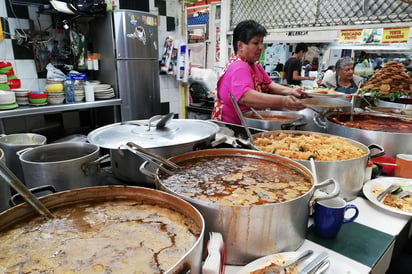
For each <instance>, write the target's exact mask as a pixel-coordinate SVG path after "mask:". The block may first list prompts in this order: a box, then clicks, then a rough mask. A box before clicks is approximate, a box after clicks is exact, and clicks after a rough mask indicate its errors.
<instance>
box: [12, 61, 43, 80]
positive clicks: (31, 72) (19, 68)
mask: <svg viewBox="0 0 412 274" xmlns="http://www.w3.org/2000/svg"><path fill="white" fill-rule="evenodd" d="M15 62H16V66H15V68H14V73H15V74H16V76H17V78H20V79H37V71H36V65H35V64H34V60H33V59H30V60H29V59H27V60H15Z"/></svg>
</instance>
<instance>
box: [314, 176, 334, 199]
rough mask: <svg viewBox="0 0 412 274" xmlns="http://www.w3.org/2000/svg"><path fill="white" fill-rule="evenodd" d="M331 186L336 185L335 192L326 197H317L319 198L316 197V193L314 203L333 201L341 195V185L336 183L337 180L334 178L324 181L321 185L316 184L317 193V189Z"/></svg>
mask: <svg viewBox="0 0 412 274" xmlns="http://www.w3.org/2000/svg"><path fill="white" fill-rule="evenodd" d="M331 184H333V185H334V188H333V191H332V192H331V193H327V194H326V195H322V196H317V197H316V195H315V194H316V193H315V194H314V195H313V196H314V197H313V199H312V200H313V201H314V202H316V201H320V200H326V199H331V198H334V197H336V196H338V195H339V193H340V185H339V183H338V182H336V180H335V179H333V178H330V179H326V180H325V181H323V182H320V183H318V184H315V192H316V189H317V188H322V187H324V186H328V185H331Z"/></svg>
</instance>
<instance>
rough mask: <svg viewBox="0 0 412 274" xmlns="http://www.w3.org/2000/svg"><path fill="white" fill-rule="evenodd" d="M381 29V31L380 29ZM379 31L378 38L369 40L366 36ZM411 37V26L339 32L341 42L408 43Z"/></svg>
mask: <svg viewBox="0 0 412 274" xmlns="http://www.w3.org/2000/svg"><path fill="white" fill-rule="evenodd" d="M378 30H379V31H378ZM377 33H379V34H381V35H378V36H380V37H378V39H375V41H369V39H365V37H371V34H375V36H376V34H377ZM408 39H409V27H401V28H384V29H383V31H382V29H352V30H341V31H340V34H339V43H344V44H350V43H359V44H363V43H371V42H374V43H406V42H408Z"/></svg>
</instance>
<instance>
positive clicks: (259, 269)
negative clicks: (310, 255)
mask: <svg viewBox="0 0 412 274" xmlns="http://www.w3.org/2000/svg"><path fill="white" fill-rule="evenodd" d="M300 254H301V253H300V252H283V253H276V254H271V255H267V256H265V257H262V258H259V259H256V260H254V261H252V262H250V263H248V264H247V265H245V266H244V267H242V269H240V270H239V271H238V272H237V274H263V273H265V271H266V270H267V269H268V268H269V267H272V266H275V265H279V266H283V265H286V264H288V263H289V262H291V261H292V260H294V259H296V258H297V257H298V256H299V255H300ZM302 269H303V264H298V265H292V266H290V267H288V268H287V269H286V273H287V274H297V273H298V272H299V271H300V270H302Z"/></svg>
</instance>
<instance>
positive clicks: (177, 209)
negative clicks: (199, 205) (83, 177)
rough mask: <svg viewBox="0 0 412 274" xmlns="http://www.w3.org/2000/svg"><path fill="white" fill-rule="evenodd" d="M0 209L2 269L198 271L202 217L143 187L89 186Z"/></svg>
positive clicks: (168, 195)
mask: <svg viewBox="0 0 412 274" xmlns="http://www.w3.org/2000/svg"><path fill="white" fill-rule="evenodd" d="M41 201H42V202H43V203H44V204H45V205H46V206H47V207H48V208H49V209H50V211H51V212H52V213H53V215H54V216H55V218H52V219H45V218H44V217H38V215H37V214H36V211H34V209H33V208H32V207H31V206H29V205H28V204H27V203H24V204H21V205H18V206H15V207H13V208H11V209H9V210H6V211H5V212H3V213H2V214H0V242H1V243H2V244H1V245H0V254H1V255H0V269H1V271H2V272H5V273H34V272H36V273H186V272H187V271H190V273H200V269H201V255H202V242H203V236H204V220H203V217H202V216H201V215H200V213H199V212H198V211H197V210H196V209H195V208H194V207H193V206H191V205H190V204H189V203H187V202H185V201H183V200H182V199H179V198H177V197H174V196H172V195H170V194H167V193H164V192H161V191H157V190H153V189H147V188H139V187H125V186H111V187H91V188H83V189H76V190H70V191H64V192H59V193H56V194H52V195H48V196H44V197H43V198H41Z"/></svg>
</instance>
